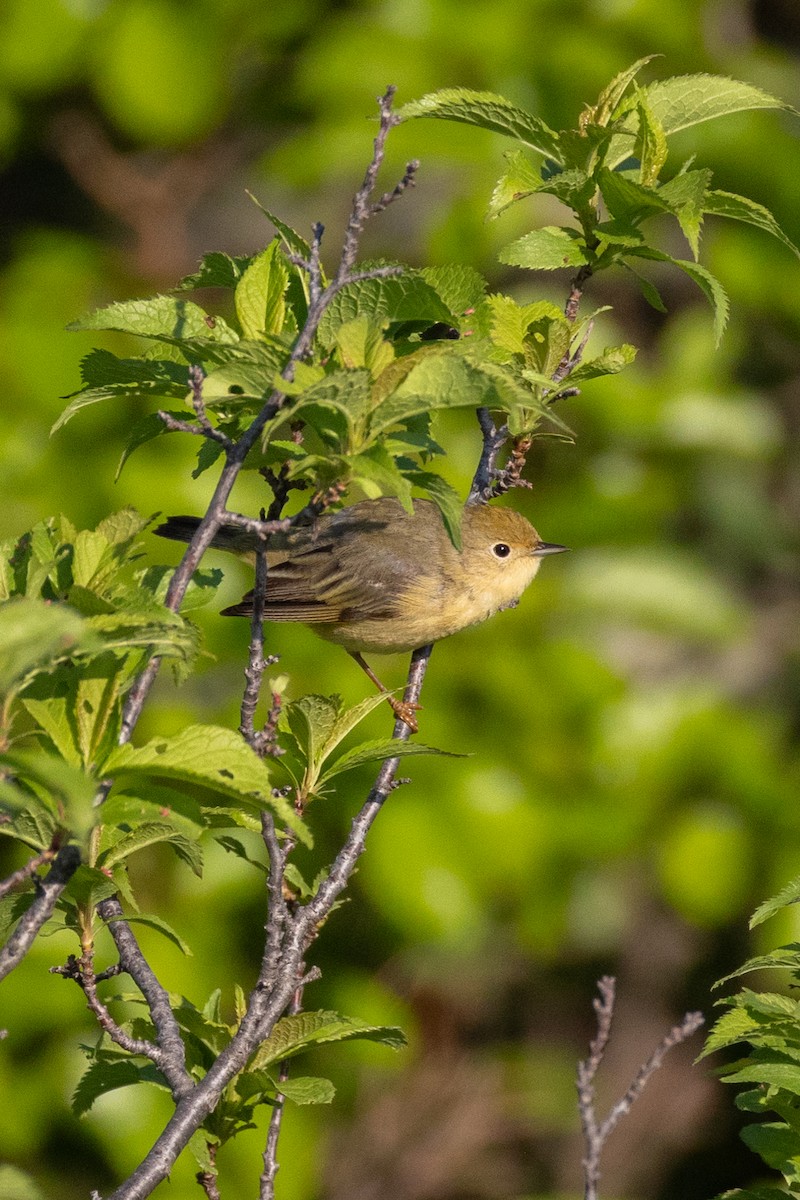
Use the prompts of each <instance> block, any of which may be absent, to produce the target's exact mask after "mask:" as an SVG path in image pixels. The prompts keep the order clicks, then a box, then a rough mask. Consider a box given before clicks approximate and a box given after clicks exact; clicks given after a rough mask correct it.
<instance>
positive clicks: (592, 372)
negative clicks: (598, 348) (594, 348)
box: [569, 344, 636, 386]
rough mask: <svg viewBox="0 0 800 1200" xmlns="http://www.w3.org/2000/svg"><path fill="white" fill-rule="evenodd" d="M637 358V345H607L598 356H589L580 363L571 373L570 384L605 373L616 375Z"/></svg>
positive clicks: (595, 377)
mask: <svg viewBox="0 0 800 1200" xmlns="http://www.w3.org/2000/svg"><path fill="white" fill-rule="evenodd" d="M635 358H636V347H635V346H629V345H627V344H625V345H623V346H607V347H606V349H605V350H604V351H603V353H602V354H598V355H597V357H596V358H588V359H586V360H585V361H584V362H582V363H579V364H578V366H577V367H576V368H575V370H574V371H570V373H569V383H570V386H572V384H574V383H581V382H585V381H586V380H587V379H599V378H600V377H601V376H603V375H616V374H618V373H619V372H620V371H622V370H624V368H625V367H627V366H629V365H630V364H631V363H632V362H633V360H634V359H635Z"/></svg>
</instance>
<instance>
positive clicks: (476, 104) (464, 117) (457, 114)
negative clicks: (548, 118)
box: [397, 88, 561, 162]
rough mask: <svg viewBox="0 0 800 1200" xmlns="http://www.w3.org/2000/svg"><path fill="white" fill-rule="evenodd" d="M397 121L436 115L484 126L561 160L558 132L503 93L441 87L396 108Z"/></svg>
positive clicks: (447, 119)
mask: <svg viewBox="0 0 800 1200" xmlns="http://www.w3.org/2000/svg"><path fill="white" fill-rule="evenodd" d="M397 116H398V117H399V118H400V120H401V121H409V120H411V119H413V118H416V117H437V118H439V119H440V120H443V121H459V122H462V123H463V124H465V125H474V126H476V127H477V128H478V129H488V130H491V131H492V132H493V133H502V134H504V135H505V136H506V137H512V138H515V139H516V140H517V141H519V142H524V143H525V145H527V146H531V147H532V148H533V149H534V150H538V151H539V153H540V154H544V155H545V156H546V157H547V158H552V159H553V160H554V161H555V162H560V161H561V156H560V151H559V145H558V134H557V133H556V132H555V130H553V129H550V128H549V126H547V125H546V124H545V123H544V121H542V120H540V118H539V117H535V116H533V115H532V114H531V113H529V112H526V111H525V109H524V108H518V107H517V106H516V105H515V104H512V103H511V101H510V100H506V99H505V97H504V96H498V95H496V94H495V93H494V92H475V91H472V90H470V89H469V88H442V89H441V91H438V92H430V93H428V95H427V96H422V97H421V98H420V99H419V100H412V101H411V103H410V104H404V105H403V106H402V107H401V108H399V109H398V110H397Z"/></svg>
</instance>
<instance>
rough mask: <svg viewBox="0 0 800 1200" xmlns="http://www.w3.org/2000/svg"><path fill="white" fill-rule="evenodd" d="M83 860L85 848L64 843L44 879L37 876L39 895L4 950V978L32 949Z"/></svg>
mask: <svg viewBox="0 0 800 1200" xmlns="http://www.w3.org/2000/svg"><path fill="white" fill-rule="evenodd" d="M80 862H81V852H80V850H79V849H78V847H77V846H73V845H67V846H62V847H61V849H60V850H59V852H58V854H57V855H56V857H55V859H54V860H53V865H52V866H51V868H50V870H49V871H48V872H47V874H46V875H45V877H44V879H41V880H39V879H37V880H36V893H37V894H36V899H35V900H34V902H33V904H32V905H31V906H30V908H29V909H28V910H27V912H26V913H24V914H23V916H21V917H20V919H19V921H18V922H17V926H16V928H15V930H14V932H13V933H12V934H11V937H10V938H9V939H8V941H7V942H6V944H5V946H3V948H2V950H0V979H5V977H6V975H8V974H9V973H10V972H11V971H13V970H14V967H16V966H17V964H18V963H19V962H21V961H22V959H23V958H24V957H25V955H26V954H27V953H28V951H29V950H30V948H31V946H32V945H33V943H34V941H35V939H36V935H37V933H38V932H39V930H40V929H41V928H42V926H43V925H44V923H45V921H47V919H48V918H49V917H50V916H51V914H52V912H53V909H54V908H55V906H56V903H57V901H58V898H59V896H60V895H61V893H62V892H63V891H64V888H65V887H66V886H67V884H68V883H69V881H70V879H71V878H72V876H73V875H74V874H75V872H76V871H77V869H78V867H79V866H80Z"/></svg>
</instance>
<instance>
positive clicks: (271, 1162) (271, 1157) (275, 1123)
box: [258, 980, 305, 1200]
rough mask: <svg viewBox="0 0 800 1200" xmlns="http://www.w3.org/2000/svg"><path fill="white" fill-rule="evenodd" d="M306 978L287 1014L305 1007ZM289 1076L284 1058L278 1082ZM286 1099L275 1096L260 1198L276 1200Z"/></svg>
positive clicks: (297, 1011)
mask: <svg viewBox="0 0 800 1200" xmlns="http://www.w3.org/2000/svg"><path fill="white" fill-rule="evenodd" d="M304 987H305V980H304V981H303V982H302V983H301V984H300V986H299V987H298V989H297V991H296V992H295V994H294V996H293V997H292V1002H291V1004H290V1005H289V1007H288V1009H287V1014H288V1015H289V1016H293V1015H294V1014H295V1013H299V1012H300V1011H301V1010H302V1008H303V990H304ZM288 1078H289V1063H288V1060H286V1059H285V1060H284V1061H283V1062H282V1063H281V1064H280V1067H279V1068H278V1083H279V1084H280V1083H285V1082H286V1080H287V1079H288ZM285 1103H286V1101H285V1098H284V1097H283V1095H282V1094H281V1092H280V1090H278V1092H277V1094H276V1096H275V1105H274V1107H273V1109H272V1112H271V1114H270V1118H269V1128H268V1129H267V1140H266V1143H265V1146H264V1153H263V1155H262V1160H263V1163H264V1169H263V1171H262V1172H261V1175H260V1177H259V1181H258V1182H259V1188H258V1200H275V1176H276V1175H277V1174H278V1171H279V1169H280V1163H279V1162H278V1139H279V1138H280V1134H281V1125H282V1123H283V1109H284V1105H285Z"/></svg>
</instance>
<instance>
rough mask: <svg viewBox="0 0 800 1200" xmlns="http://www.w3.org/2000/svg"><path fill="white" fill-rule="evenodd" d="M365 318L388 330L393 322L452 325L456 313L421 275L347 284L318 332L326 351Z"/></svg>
mask: <svg viewBox="0 0 800 1200" xmlns="http://www.w3.org/2000/svg"><path fill="white" fill-rule="evenodd" d="M362 315H365V316H367V317H369V318H370V319H371V320H373V321H374V322H376V323H378V324H379V325H381V327H385V326H386V325H388V324H390V323H394V322H396V323H402V322H404V321H414V322H418V323H420V324H421V325H423V326H424V325H434V324H436V322H437V321H444V322H448V321H451V320H452V317H453V314H452V313H451V312H450V310H449V308H447V306H446V305H445V304H443V303H442V300H441V299H440V297H439V295H438V293H437V292H436V291H435V290H434V288H433V287H431V285H430V284H429V283H428V282H427V281H426V280H425V279H424V278H423V277H422V275H421V274H420V273H418V272H415V271H411V270H404V273H403V274H402V275H395V276H389V277H388V278H383V279H363V280H361V281H359V282H358V283H351V284H347V286H346V287H343V288H342V289H341V291H340V292H338V293H337V294H336V296H334V298H333V300H332V301H331V303H330V304H329V305H328V307H327V308H326V309H325V312H324V313H323V315H322V319H321V320H320V323H319V327H318V329H317V339H318V341H319V343H320V345H321V346H322V347H323V348H324V349H332V348H333V346H334V344H335V342H336V333H337V330H338V329H339V328H340V326H342V325H345V324H347V322H349V321H354V320H355V319H356V317H359V316H362Z"/></svg>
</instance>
